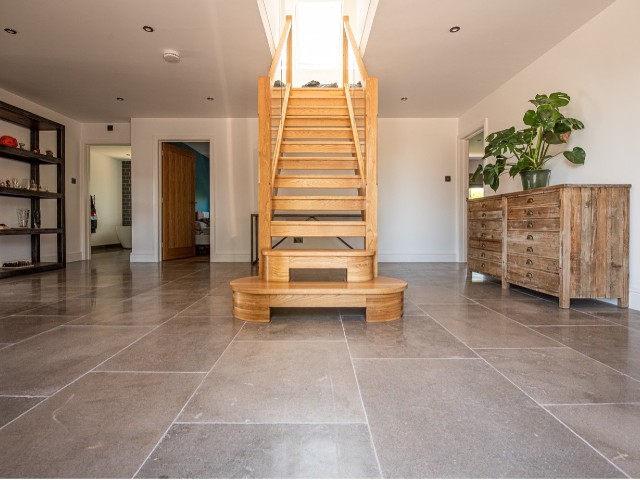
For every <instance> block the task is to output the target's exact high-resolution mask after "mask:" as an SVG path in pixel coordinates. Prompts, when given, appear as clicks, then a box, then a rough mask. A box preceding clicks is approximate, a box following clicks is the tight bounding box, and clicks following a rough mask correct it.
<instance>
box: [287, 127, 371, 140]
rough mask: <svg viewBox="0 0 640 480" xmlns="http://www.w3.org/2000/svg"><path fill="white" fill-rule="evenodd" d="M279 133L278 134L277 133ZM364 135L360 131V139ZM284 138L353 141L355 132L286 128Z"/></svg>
mask: <svg viewBox="0 0 640 480" xmlns="http://www.w3.org/2000/svg"><path fill="white" fill-rule="evenodd" d="M276 133H277V132H276ZM363 134H364V130H362V129H361V130H360V131H358V137H360V136H361V135H363ZM282 138H283V139H285V140H287V139H308V138H314V139H315V138H322V139H327V140H336V139H344V140H353V130H351V129H350V128H345V129H344V130H330V129H326V128H317V129H301V128H295V129H293V128H285V129H284V131H283V135H282Z"/></svg>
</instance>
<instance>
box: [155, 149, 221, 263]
mask: <svg viewBox="0 0 640 480" xmlns="http://www.w3.org/2000/svg"><path fill="white" fill-rule="evenodd" d="M161 149H162V162H161V177H162V180H161V198H162V222H161V224H162V235H161V238H162V260H163V261H165V260H176V259H182V258H191V257H195V256H197V257H198V259H199V260H202V261H207V262H208V261H209V254H210V248H211V238H212V237H211V225H212V223H211V221H212V216H211V201H210V180H209V179H210V165H209V142H188V141H182V142H180V141H173V142H163V143H162V146H161Z"/></svg>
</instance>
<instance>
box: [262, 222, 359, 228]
mask: <svg viewBox="0 0 640 480" xmlns="http://www.w3.org/2000/svg"><path fill="white" fill-rule="evenodd" d="M365 224H366V222H365V221H364V220H314V221H307V220H272V221H271V225H289V226H297V225H304V226H309V225H315V226H318V227H322V226H343V225H344V226H356V227H362V226H364V225H365Z"/></svg>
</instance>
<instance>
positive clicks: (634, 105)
mask: <svg viewBox="0 0 640 480" xmlns="http://www.w3.org/2000/svg"><path fill="white" fill-rule="evenodd" d="M638 18H640V2H638V1H637V0H618V1H617V2H615V3H614V4H613V5H611V6H610V7H609V8H607V9H606V10H604V11H603V12H602V13H601V14H600V15H598V16H596V17H595V18H594V19H592V20H591V21H590V22H588V23H587V24H586V25H584V26H583V27H582V28H580V29H579V30H577V31H576V32H574V33H573V34H571V35H570V36H569V37H568V38H567V39H565V40H564V41H562V42H561V43H559V44H558V45H556V46H555V47H554V48H553V49H551V50H550V51H549V52H547V53H546V54H545V55H543V56H542V57H540V58H539V59H538V60H537V61H535V62H534V63H532V64H531V65H530V66H529V67H527V68H526V69H525V70H523V71H522V72H520V73H519V74H518V75H516V76H515V77H514V78H512V79H511V80H509V81H508V82H507V83H505V84H504V85H502V86H501V87H500V88H498V89H497V90H496V91H495V92H493V93H492V94H491V95H489V96H488V97H487V98H485V99H484V100H482V101H481V102H480V103H479V104H477V105H476V106H474V107H473V108H471V109H470V110H469V111H468V112H466V113H465V114H464V115H463V116H462V117H461V118H460V130H459V133H460V135H463V134H464V133H465V132H468V131H469V130H471V129H472V128H474V126H475V125H478V124H482V122H483V121H484V118H485V117H487V118H488V125H489V131H490V132H491V131H496V130H499V129H502V128H506V127H509V126H511V125H516V126H521V122H522V115H523V114H524V112H525V110H526V109H527V108H528V105H529V104H528V103H527V100H528V99H529V98H532V97H533V96H534V95H535V94H536V93H549V92H552V91H563V92H566V93H568V94H569V95H571V97H572V103H571V104H570V105H569V107H568V108H567V112H566V113H567V114H568V115H569V116H573V117H575V118H578V119H580V120H582V121H583V122H584V124H585V129H584V130H583V131H580V132H575V133H574V134H573V135H572V138H571V142H570V148H572V147H573V146H581V147H583V148H584V149H585V150H586V152H587V159H586V163H585V165H584V166H580V167H577V166H573V165H571V164H569V163H568V162H566V161H565V160H564V159H563V157H558V158H557V159H555V160H552V163H551V168H552V173H551V183H552V184H560V183H623V184H632V188H631V213H630V217H631V242H630V262H629V264H630V287H631V288H630V293H631V298H630V304H631V308H634V309H640V216H639V215H638V212H640V163H639V162H638V161H637V158H636V157H637V154H636V152H635V144H636V143H637V142H636V138H637V133H638V131H639V130H640V120H639V117H638V115H637V112H638V111H639V110H640V94H639V93H638V88H639V85H640V61H638V51H637V45H639V44H640V30H639V29H638V28H637V25H636V24H637V20H638ZM507 179H508V177H507V176H503V179H501V190H500V191H501V192H503V191H504V192H506V191H513V190H519V189H521V186H520V185H519V184H518V183H516V182H509V181H508V180H507Z"/></svg>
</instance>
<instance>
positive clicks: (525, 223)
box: [507, 218, 560, 232]
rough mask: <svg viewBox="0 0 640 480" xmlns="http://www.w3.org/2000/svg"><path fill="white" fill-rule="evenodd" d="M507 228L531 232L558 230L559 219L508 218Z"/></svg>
mask: <svg viewBox="0 0 640 480" xmlns="http://www.w3.org/2000/svg"><path fill="white" fill-rule="evenodd" d="M507 230H530V231H532V232H559V231H560V219H559V218H546V219H529V220H508V221H507Z"/></svg>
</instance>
